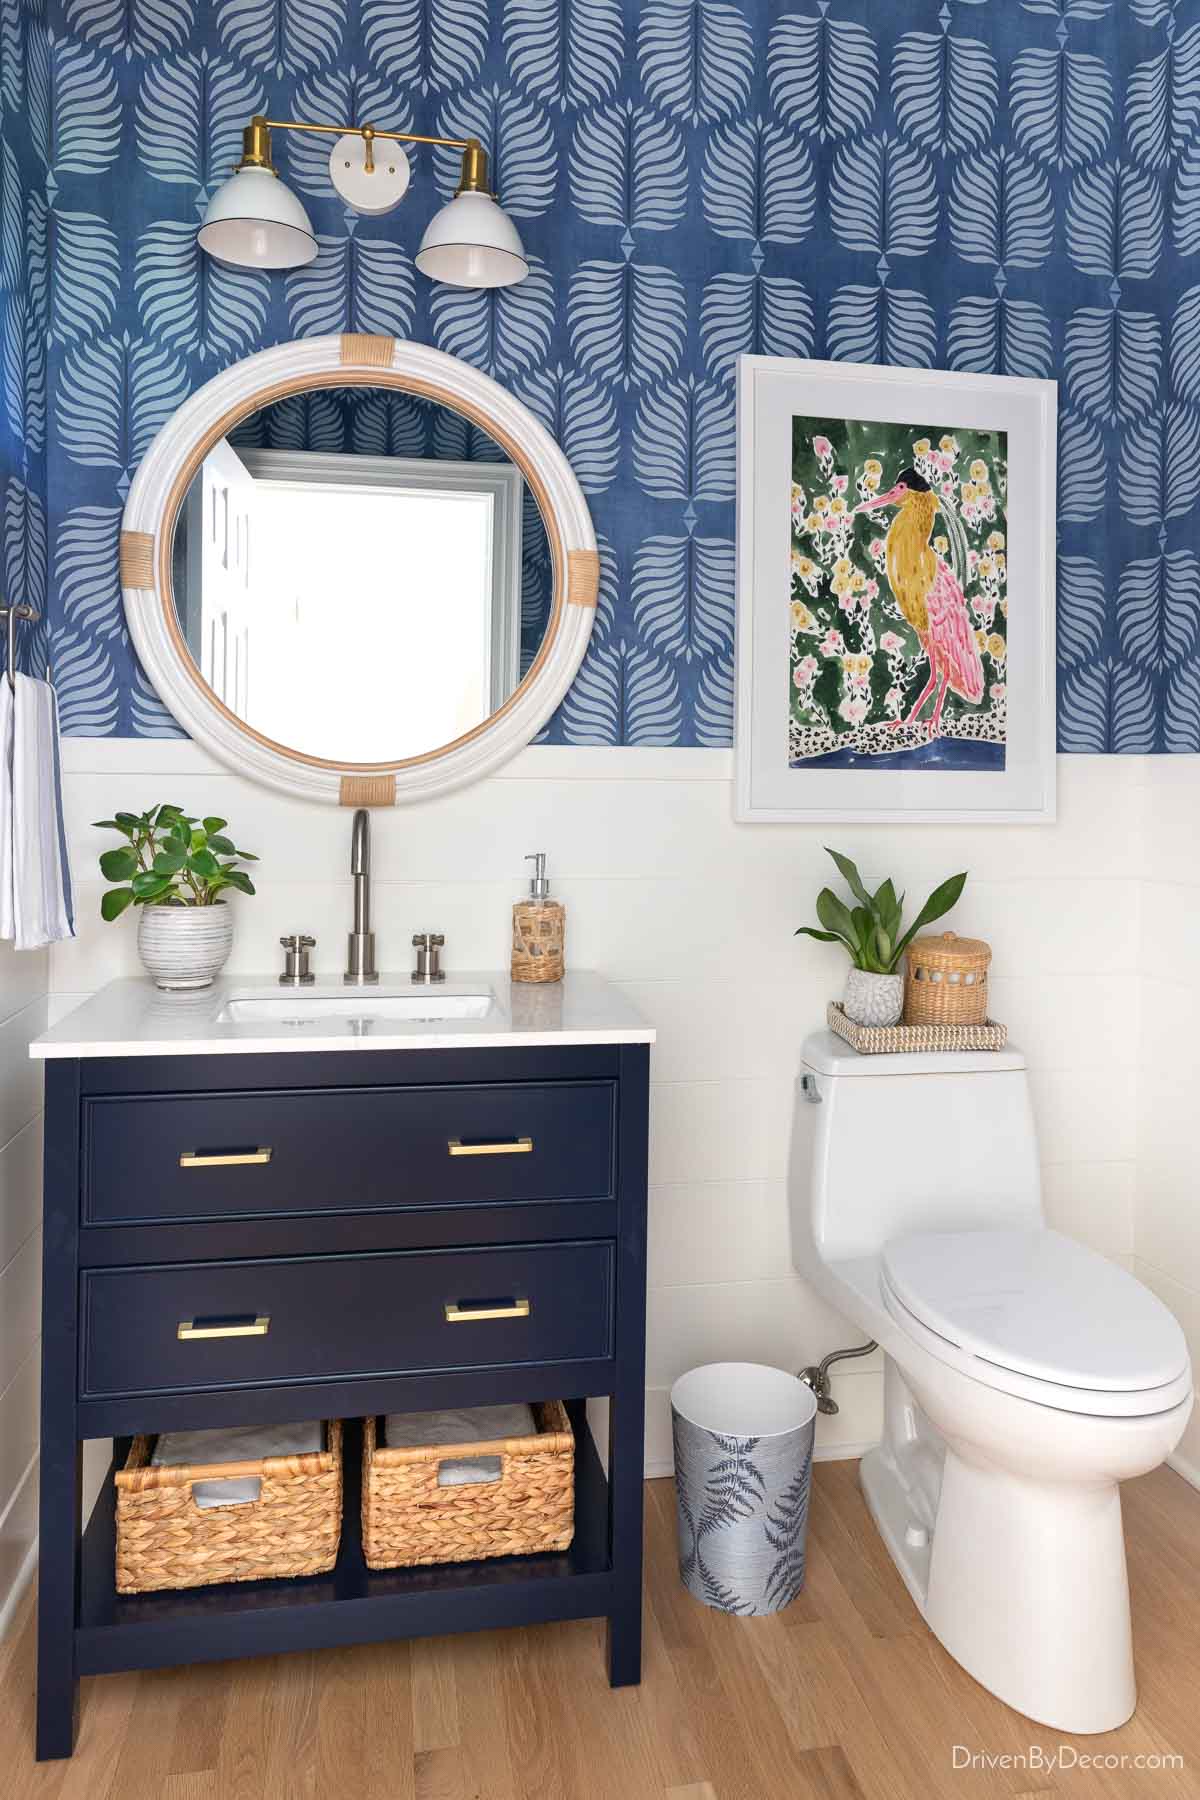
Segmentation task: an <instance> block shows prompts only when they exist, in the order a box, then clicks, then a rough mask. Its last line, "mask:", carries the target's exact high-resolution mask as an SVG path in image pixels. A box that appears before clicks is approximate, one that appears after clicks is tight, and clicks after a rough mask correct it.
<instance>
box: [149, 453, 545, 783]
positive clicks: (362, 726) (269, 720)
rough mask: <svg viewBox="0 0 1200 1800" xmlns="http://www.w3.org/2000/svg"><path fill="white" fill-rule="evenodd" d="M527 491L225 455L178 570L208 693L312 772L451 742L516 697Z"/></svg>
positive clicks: (349, 461) (338, 463) (501, 466)
mask: <svg viewBox="0 0 1200 1800" xmlns="http://www.w3.org/2000/svg"><path fill="white" fill-rule="evenodd" d="M523 489H524V483H523V479H522V476H521V473H520V470H519V469H517V468H516V467H515V466H514V465H513V464H511V463H508V462H503V463H480V462H453V461H449V460H446V461H430V460H421V459H406V458H400V457H374V456H356V455H345V454H338V453H324V452H312V451H292V450H271V449H255V448H250V447H240V448H238V449H234V448H233V446H232V445H231V444H230V443H228V442H227V441H226V440H224V439H222V440H221V442H220V443H218V444H217V445H215V446H214V448H213V449H212V450H211V451H210V452H209V454H208V455H207V456H206V458H205V460H204V463H203V465H202V467H201V469H200V471H199V472H198V473H197V476H196V477H195V479H194V480H193V482H192V485H191V488H190V489H189V493H188V498H187V503H186V508H185V517H184V531H185V533H186V551H185V554H184V556H183V557H182V558H181V559H177V563H176V568H177V581H176V588H177V608H178V610H179V612H180V615H181V623H182V626H183V630H184V635H185V638H186V641H187V643H188V648H189V650H190V651H191V654H192V657H193V659H194V661H195V662H196V663H197V665H198V667H199V669H200V671H201V673H202V674H203V676H204V679H205V680H206V681H207V682H208V684H209V686H210V687H211V688H212V689H213V692H214V693H215V694H216V695H217V696H218V697H219V698H220V699H221V700H222V701H223V702H224V703H225V705H226V706H228V707H229V708H230V709H231V711H233V712H235V713H236V714H237V715H238V717H239V718H242V719H244V720H245V721H246V723H247V724H249V725H251V726H252V727H253V728H254V730H256V731H258V732H260V733H261V734H262V735H263V736H265V737H268V738H270V739H272V740H274V741H275V742H277V743H282V744H289V745H294V746H297V747H301V748H303V749H304V751H305V752H306V753H307V754H309V755H313V756H324V757H328V758H331V759H345V760H353V761H356V762H371V761H385V760H392V759H398V758H402V757H406V756H412V755H420V754H422V753H423V752H425V751H427V750H429V749H432V748H435V747H438V746H440V745H442V744H446V743H449V742H451V741H453V740H454V739H456V738H458V737H460V736H462V735H463V734H464V733H465V732H468V731H470V730H471V729H472V728H473V727H474V726H476V725H477V724H479V722H480V721H481V720H483V719H485V718H486V717H488V715H489V714H491V713H493V712H495V711H496V710H497V708H498V707H500V706H502V705H503V704H504V702H505V701H506V700H507V699H508V697H509V696H510V695H511V694H512V692H513V691H514V690H515V688H516V686H517V685H518V682H519V680H520V662H521V579H522V513H523V500H524V493H523ZM180 562H182V566H183V570H185V571H186V576H185V579H186V590H185V591H184V592H182V593H181V592H180V591H179V589H180V586H181V585H182V584H181V583H180V581H179V573H180V572H181V571H180Z"/></svg>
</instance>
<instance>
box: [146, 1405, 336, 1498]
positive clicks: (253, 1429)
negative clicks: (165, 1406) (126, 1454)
mask: <svg viewBox="0 0 1200 1800" xmlns="http://www.w3.org/2000/svg"><path fill="white" fill-rule="evenodd" d="M320 1448H321V1424H320V1420H317V1421H316V1422H315V1423H313V1424H307V1425H236V1426H231V1427H230V1428H229V1429H228V1430H217V1431H165V1432H164V1433H163V1434H162V1436H161V1437H160V1438H159V1440H158V1442H157V1443H156V1444H155V1446H154V1455H153V1456H152V1457H151V1458H150V1461H151V1464H152V1465H153V1466H154V1467H155V1468H160V1469H161V1468H169V1467H171V1466H172V1465H175V1464H179V1463H200V1464H204V1463H239V1462H250V1461H252V1460H253V1459H254V1458H256V1457H260V1456H305V1455H307V1454H308V1453H309V1452H310V1451H313V1450H319V1449H320ZM261 1492H262V1479H261V1477H260V1476H258V1475H231V1476H227V1477H225V1478H224V1479H221V1478H219V1477H218V1478H216V1479H214V1480H212V1481H193V1483H192V1499H193V1500H194V1501H195V1503H196V1505H197V1506H199V1507H200V1508H201V1509H203V1510H207V1509H208V1508H209V1507H213V1506H251V1505H252V1504H253V1503H254V1501H255V1500H257V1499H258V1497H259V1495H260V1494H261Z"/></svg>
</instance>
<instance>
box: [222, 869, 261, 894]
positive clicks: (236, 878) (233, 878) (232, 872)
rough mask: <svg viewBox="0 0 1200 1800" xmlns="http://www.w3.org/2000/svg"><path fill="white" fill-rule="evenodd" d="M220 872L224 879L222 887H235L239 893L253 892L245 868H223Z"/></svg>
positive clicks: (252, 884)
mask: <svg viewBox="0 0 1200 1800" xmlns="http://www.w3.org/2000/svg"><path fill="white" fill-rule="evenodd" d="M222 873H223V876H224V880H223V881H222V884H221V885H222V886H223V887H224V886H228V887H233V888H236V889H237V890H238V893H239V894H252V893H253V892H254V883H253V882H252V881H251V879H250V877H249V876H248V875H247V873H246V871H245V869H225V870H223V871H222Z"/></svg>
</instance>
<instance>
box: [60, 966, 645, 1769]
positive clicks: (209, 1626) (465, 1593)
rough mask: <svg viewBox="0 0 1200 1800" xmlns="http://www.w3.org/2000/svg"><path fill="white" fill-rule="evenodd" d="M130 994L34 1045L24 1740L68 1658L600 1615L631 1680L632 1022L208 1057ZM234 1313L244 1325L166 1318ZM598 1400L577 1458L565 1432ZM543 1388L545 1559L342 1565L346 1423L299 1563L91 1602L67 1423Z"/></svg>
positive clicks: (124, 1445) (641, 1107)
mask: <svg viewBox="0 0 1200 1800" xmlns="http://www.w3.org/2000/svg"><path fill="white" fill-rule="evenodd" d="M591 980H592V978H589V977H586V976H585V977H579V978H573V977H568V989H570V984H571V983H572V981H575V982H576V983H577V986H576V990H575V991H576V993H577V994H581V993H586V992H595V993H599V992H600V991H601V990H603V991H604V992H605V993H607V994H608V995H610V996H611V990H605V989H604V987H603V984H602V983H599V982H594V983H593V987H592V989H591V990H588V989H586V988H585V987H581V986H580V985H579V984H587V983H588V982H589V981H591ZM118 990H125V992H124V993H123V994H121V993H119V992H118ZM152 995H153V990H152V989H149V988H148V986H147V984H145V983H141V982H123V983H116V984H114V985H113V987H112V988H110V989H108V990H105V991H104V992H103V993H101V994H100V995H97V996H96V997H95V999H93V1000H92V1001H90V1002H88V1003H86V1005H85V1006H84V1007H83V1008H82V1009H81V1011H80V1012H79V1013H76V1014H74V1015H72V1016H71V1018H70V1019H68V1020H66V1021H64V1022H63V1024H62V1025H60V1026H59V1027H57V1028H55V1030H53V1031H51V1032H50V1033H48V1034H47V1035H46V1038H45V1039H43V1040H41V1042H40V1043H39V1045H38V1046H36V1047H35V1051H34V1053H35V1054H41V1055H44V1056H45V1057H46V1114H45V1134H46V1166H45V1271H44V1356H45V1364H44V1381H43V1399H42V1475H41V1577H40V1603H39V1658H38V1661H39V1666H38V1746H37V1747H38V1755H39V1757H56V1756H66V1755H69V1754H70V1753H71V1750H72V1748H73V1744H74V1735H75V1721H76V1710H77V1691H78V1678H79V1677H80V1676H81V1675H90V1674H101V1673H106V1672H110V1671H114V1670H120V1669H138V1668H153V1667H158V1666H160V1665H164V1664H173V1663H188V1662H202V1661H210V1660H219V1659H223V1658H228V1657H237V1656H258V1655H263V1654H271V1653H274V1652H279V1651H284V1650H306V1649H313V1648H318V1647H322V1646H330V1645H339V1644H353V1643H364V1642H378V1641H381V1640H386V1639H389V1638H399V1637H407V1636H414V1635H420V1634H426V1633H442V1632H453V1631H470V1630H479V1629H483V1628H489V1627H493V1626H503V1625H527V1624H532V1623H537V1622H541V1621H546V1620H558V1619H575V1618H586V1617H604V1618H606V1619H607V1620H608V1625H609V1640H608V1642H609V1648H608V1660H609V1676H610V1680H611V1681H612V1683H613V1684H614V1685H621V1684H627V1683H631V1682H636V1681H637V1680H638V1679H639V1674H640V1656H641V1554H642V1541H641V1540H642V1459H643V1450H642V1436H643V1411H644V1342H645V1279H646V1142H647V1095H648V1064H649V1041H650V1039H651V1038H652V1036H653V1033H652V1032H650V1031H649V1030H648V1029H646V1028H644V1027H641V1028H640V1029H639V1027H640V1025H641V1022H640V1021H636V1020H635V1018H634V1015H633V1014H632V1013H631V1012H629V1011H628V1010H627V1009H626V1019H627V1020H628V1021H633V1023H632V1024H631V1025H629V1027H628V1029H627V1030H626V1031H625V1032H624V1033H623V1034H622V1031H621V1029H620V1027H619V1026H613V1025H612V1024H611V1021H610V1025H609V1028H608V1029H606V1030H601V1031H599V1032H598V1033H596V1036H597V1037H598V1038H599V1040H600V1041H595V1042H581V1041H579V1039H580V1036H581V1033H580V1032H579V1031H574V1032H572V1031H569V1030H563V1031H561V1032H558V1033H556V1032H555V1031H554V1030H553V1029H551V1030H546V1029H544V1028H543V1027H542V1026H541V1025H538V1026H536V1027H533V1028H531V1029H529V1030H528V1031H527V1032H526V1033H524V1034H522V1033H521V1032H520V1030H519V1028H518V1026H517V1025H516V1024H514V1021H513V1020H512V1019H511V1018H510V1019H509V1020H508V1021H507V1024H508V1027H509V1029H508V1031H507V1033H503V1034H501V1042H500V1044H499V1045H497V1041H496V1038H495V1037H494V1036H492V1037H490V1038H485V1039H484V1042H483V1044H482V1045H480V1043H479V1042H478V1041H475V1042H473V1041H472V1040H471V1038H470V1037H469V1036H464V1037H463V1039H462V1040H461V1041H460V1042H458V1043H456V1044H454V1045H453V1046H451V1047H446V1040H445V1038H444V1037H442V1038H440V1039H435V1040H434V1041H435V1042H437V1043H438V1045H439V1047H436V1048H425V1047H422V1046H421V1045H420V1043H419V1042H414V1039H413V1036H412V1033H411V1029H410V1032H409V1034H408V1035H407V1036H406V1037H404V1039H403V1042H404V1045H405V1047H403V1048H391V1047H388V1045H389V1042H390V1041H391V1040H390V1039H389V1038H388V1037H387V1036H385V1035H381V1036H380V1037H379V1038H378V1040H374V1041H373V1040H369V1039H368V1040H365V1041H363V1042H360V1043H359V1044H351V1043H347V1044H346V1046H345V1047H339V1048H337V1049H321V1050H312V1049H309V1048H308V1047H307V1044H305V1046H304V1047H303V1048H297V1049H292V1048H290V1047H288V1048H286V1049H282V1050H280V1049H273V1048H271V1047H270V1044H269V1040H268V1039H266V1038H263V1039H260V1040H256V1041H254V1042H247V1031H252V1030H253V1028H252V1027H228V1028H224V1029H225V1033H226V1037H227V1039H228V1050H229V1053H224V1054H223V1053H221V1051H222V1045H221V1043H220V1042H219V1041H218V1042H216V1043H214V1042H213V1041H212V1037H213V1032H212V1031H209V1032H208V1035H207V1038H206V1041H205V1046H204V1051H205V1053H203V1054H191V1053H189V1051H188V1041H187V1040H188V1034H189V1033H192V1034H194V1035H196V1036H200V1035H203V1034H201V1033H200V1031H199V1029H198V1027H197V1026H196V1025H195V1023H194V1007H195V1002H194V1001H190V1002H189V1003H188V1004H189V1005H190V1006H191V1007H192V1008H193V1012H192V1014H191V1015H188V1014H187V1013H186V1012H184V1011H183V1009H181V1015H180V1021H179V1022H178V1024H175V1023H173V1022H172V1021H171V1017H170V1002H169V1001H168V1002H165V1003H164V1001H163V1000H162V998H161V997H159V998H157V999H151V998H149V996H152ZM612 998H613V999H616V998H617V997H615V996H613V997H612ZM216 1004H217V1002H216V1001H214V1005H216ZM542 1004H543V1005H544V1004H545V1002H544V1001H543V1002H542ZM567 1005H568V1007H569V1005H570V998H569V996H568V1002H567ZM122 1006H123V1007H124V1009H125V1011H124V1018H125V1023H124V1024H120V1025H114V1024H113V1023H112V1022H111V1021H112V1017H113V1009H114V1007H115V1008H116V1011H117V1012H118V1013H120V1011H121V1007H122ZM139 1007H141V1009H142V1011H141V1013H140V1014H139V1012H138V1009H139ZM106 1009H107V1011H106ZM612 1010H613V1011H615V1010H616V1009H615V1008H613V1009H612ZM89 1015H90V1017H89ZM164 1018H166V1020H167V1023H166V1024H164V1023H163V1020H164ZM131 1020H134V1021H135V1022H134V1023H130V1021H131ZM279 1029H280V1030H282V1028H279ZM172 1032H173V1033H174V1035H173V1036H172V1037H170V1041H164V1038H163V1034H164V1033H167V1034H168V1035H170V1034H171V1033H172ZM156 1034H157V1036H156ZM106 1036H107V1038H108V1039H109V1040H112V1044H113V1045H114V1046H115V1053H109V1054H106V1053H104V1045H105V1040H106ZM217 1036H218V1039H219V1037H220V1033H219V1032H218V1033H217ZM622 1038H623V1039H624V1041H622ZM630 1040H632V1041H630ZM143 1045H144V1048H143V1047H142V1046H143ZM514 1046H515V1047H514ZM248 1049H249V1050H253V1051H254V1053H253V1054H245V1053H240V1054H239V1053H236V1052H239V1051H240V1052H245V1051H246V1050H248ZM522 1140H529V1144H528V1148H526V1147H525V1146H524V1144H523V1143H522ZM516 1144H522V1150H523V1153H522V1154H505V1153H504V1150H505V1148H506V1147H507V1148H511V1147H512V1146H513V1145H516ZM490 1147H494V1149H495V1153H494V1154H490V1153H488V1152H489V1148H490ZM464 1148H465V1150H466V1152H467V1153H465V1154H464V1153H463V1151H464ZM268 1152H269V1155H268V1154H267V1153H268ZM517 1296H519V1297H521V1299H527V1300H528V1303H529V1304H528V1309H527V1311H526V1312H525V1313H524V1314H523V1315H522V1316H509V1317H503V1316H502V1317H495V1316H489V1317H487V1318H482V1317H481V1318H480V1319H479V1320H477V1321H476V1320H472V1319H471V1318H470V1317H469V1314H470V1312H471V1310H472V1309H478V1310H479V1311H480V1312H481V1313H488V1314H490V1315H495V1314H496V1313H497V1312H499V1313H501V1314H502V1313H503V1312H504V1311H505V1305H504V1301H505V1298H508V1299H509V1300H510V1301H514V1305H513V1312H514V1314H516V1313H518V1312H519V1309H518V1308H517V1307H516V1306H515V1297H517ZM452 1310H453V1313H454V1315H456V1316H455V1317H454V1319H453V1322H451V1312H452ZM464 1314H466V1315H468V1316H467V1317H466V1319H465V1321H464V1318H463V1315H464ZM243 1318H244V1319H248V1320H251V1321H254V1320H256V1319H258V1320H261V1319H262V1318H269V1321H270V1328H269V1331H267V1332H266V1333H265V1334H262V1335H251V1336H230V1337H220V1336H218V1337H211V1338H206V1337H203V1336H200V1337H197V1336H194V1335H190V1334H189V1335H185V1336H181V1335H180V1331H179V1327H180V1325H181V1323H182V1322H184V1321H190V1322H193V1323H194V1322H196V1321H199V1322H201V1324H203V1323H204V1322H205V1321H210V1322H212V1321H215V1322H218V1323H220V1322H222V1321H225V1322H230V1321H232V1322H234V1323H236V1322H237V1321H238V1320H239V1319H243ZM598 1396H608V1397H610V1400H611V1407H610V1412H609V1441H608V1473H607V1477H606V1475H605V1473H604V1470H603V1468H602V1467H601V1463H600V1460H599V1459H598V1457H597V1455H596V1451H595V1448H594V1446H593V1444H592V1440H591V1437H590V1435H589V1433H588V1430H587V1427H586V1424H585V1422H584V1408H585V1402H586V1400H587V1399H588V1398H589V1397H598ZM556 1398H557V1399H562V1400H564V1401H565V1402H566V1403H567V1408H568V1412H569V1414H570V1417H571V1420H572V1424H573V1426H574V1429H575V1433H576V1440H577V1453H576V1496H575V1500H576V1528H575V1537H574V1542H573V1543H572V1545H571V1547H570V1549H569V1550H567V1551H565V1552H563V1553H562V1554H549V1555H542V1556H530V1557H510V1558H505V1559H500V1560H496V1561H489V1562H479V1563H473V1564H464V1563H458V1564H443V1565H440V1566H437V1567H432V1568H411V1569H396V1570H390V1571H384V1572H379V1573H373V1572H369V1571H368V1570H367V1568H366V1566H365V1564H364V1561H363V1556H362V1551H361V1546H360V1541H359V1493H358V1483H359V1474H360V1446H359V1442H358V1438H359V1433H358V1431H357V1429H355V1428H353V1427H352V1428H351V1429H350V1431H349V1433H348V1439H347V1445H346V1456H345V1480H346V1495H345V1511H344V1520H343V1530H342V1546H341V1551H340V1555H339V1559H338V1563H337V1566H336V1568H335V1569H334V1570H333V1571H332V1572H331V1573H330V1574H328V1575H323V1576H314V1577H310V1578H307V1579H301V1580H293V1581H268V1582H261V1583H253V1582H250V1583H230V1584H227V1585H225V1586H221V1587H203V1588H197V1589H194V1590H190V1591H178V1592H165V1593H151V1594H140V1595H131V1596H127V1597H126V1596H119V1595H118V1594H117V1593H116V1591H115V1584H114V1569H113V1556H114V1516H113V1484H112V1480H111V1476H110V1478H109V1479H108V1480H107V1481H106V1483H105V1486H104V1489H103V1491H102V1493H101V1497H100V1499H99V1501H98V1503H97V1505H96V1507H95V1509H94V1512H93V1514H92V1517H91V1519H90V1522H89V1523H88V1524H87V1526H86V1529H81V1524H80V1496H81V1452H82V1445H83V1441H84V1440H86V1439H91V1438H108V1437H110V1436H111V1437H112V1438H113V1439H114V1440H115V1457H116V1459H117V1461H118V1463H119V1462H120V1461H122V1460H123V1458H124V1456H125V1454H126V1453H127V1450H128V1445H129V1442H130V1440H131V1439H132V1438H133V1436H135V1435H136V1434H138V1433H150V1432H161V1431H164V1430H167V1429H201V1428H206V1427H216V1426H230V1425H242V1424H253V1423H264V1424H265V1423H275V1422H281V1421H289V1420H299V1419H306V1418H343V1419H346V1420H348V1421H353V1420H356V1419H361V1418H363V1417H365V1416H368V1415H370V1414H385V1413H388V1412H394V1411H409V1410H423V1409H429V1408H434V1407H442V1406H451V1405H455V1406H457V1405H467V1404H481V1403H493V1402H501V1401H514V1400H530V1399H538V1400H542V1399H556Z"/></svg>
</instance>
